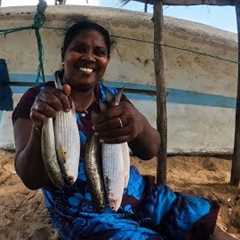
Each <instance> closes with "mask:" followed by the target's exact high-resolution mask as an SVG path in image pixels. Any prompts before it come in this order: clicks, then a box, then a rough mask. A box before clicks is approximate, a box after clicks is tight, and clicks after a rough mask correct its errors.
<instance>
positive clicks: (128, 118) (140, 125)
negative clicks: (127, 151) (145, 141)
mask: <svg viewBox="0 0 240 240" xmlns="http://www.w3.org/2000/svg"><path fill="white" fill-rule="evenodd" d="M93 124H94V128H95V131H96V134H98V136H99V139H100V141H103V142H105V143H122V142H130V141H132V140H134V139H135V138H136V137H137V136H138V135H139V134H141V133H142V132H143V129H144V124H145V118H144V117H143V115H142V114H141V113H140V112H139V111H138V110H137V109H136V108H135V107H134V106H133V105H132V104H131V103H129V102H128V101H121V102H120V103H119V105H118V106H111V107H108V108H107V109H106V110H104V111H102V112H101V113H100V114H99V115H98V117H97V118H94V119H93Z"/></svg>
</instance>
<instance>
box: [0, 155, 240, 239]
mask: <svg viewBox="0 0 240 240" xmlns="http://www.w3.org/2000/svg"><path fill="white" fill-rule="evenodd" d="M132 163H133V164H135V165H137V166H138V168H139V169H140V171H141V172H142V173H143V174H146V175H155V171H156V161H155V160H151V161H147V162H143V161H140V160H139V159H132ZM230 168H231V161H229V160H227V159H223V158H216V157H199V156H172V157H169V158H168V184H169V185H170V187H171V188H173V189H174V190H175V191H181V192H185V193H190V194H197V195H201V196H204V197H208V198H211V199H214V200H217V201H218V202H219V204H220V205H221V211H220V214H219V218H218V222H217V224H218V226H219V227H220V228H221V229H224V230H225V231H227V232H228V233H230V234H232V235H233V236H235V237H236V238H237V239H240V189H237V188H236V187H232V186H230V185H229V184H228V182H229V178H230ZM0 239H1V240H2V239H4V240H5V239H6V240H23V239H24V240H29V239H31V240H46V239H52V240H56V239H57V234H56V232H55V231H54V230H53V229H52V228H51V225H50V221H49V218H48V215H47V211H46V210H45V208H44V202H43V197H42V194H41V191H30V190H28V189H27V188H26V187H25V186H24V185H23V184H22V182H21V181H20V179H19V178H18V176H17V175H16V172H15V170H14V153H10V152H6V151H4V150H0Z"/></svg>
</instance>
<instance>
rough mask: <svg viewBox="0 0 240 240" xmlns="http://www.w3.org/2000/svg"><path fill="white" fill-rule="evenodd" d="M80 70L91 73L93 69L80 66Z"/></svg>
mask: <svg viewBox="0 0 240 240" xmlns="http://www.w3.org/2000/svg"><path fill="white" fill-rule="evenodd" d="M80 71H82V72H85V73H88V74H89V73H92V72H93V69H92V68H85V67H80Z"/></svg>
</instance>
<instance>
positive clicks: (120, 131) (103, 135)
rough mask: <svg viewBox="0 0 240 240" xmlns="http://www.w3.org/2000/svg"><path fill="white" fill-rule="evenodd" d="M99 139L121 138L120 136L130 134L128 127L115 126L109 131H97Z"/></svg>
mask: <svg viewBox="0 0 240 240" xmlns="http://www.w3.org/2000/svg"><path fill="white" fill-rule="evenodd" d="M97 133H98V136H99V138H100V139H103V140H105V139H114V138H121V137H122V136H127V135H130V134H131V129H130V127H124V128H117V129H114V130H111V131H102V132H97Z"/></svg>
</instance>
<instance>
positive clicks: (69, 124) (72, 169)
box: [54, 76, 81, 185]
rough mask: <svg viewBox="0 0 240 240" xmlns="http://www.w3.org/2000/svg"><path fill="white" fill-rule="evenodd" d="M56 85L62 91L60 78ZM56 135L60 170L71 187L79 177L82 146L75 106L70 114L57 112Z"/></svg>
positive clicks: (55, 120)
mask: <svg viewBox="0 0 240 240" xmlns="http://www.w3.org/2000/svg"><path fill="white" fill-rule="evenodd" d="M55 84H56V87H57V88H58V89H62V84H61V82H60V79H59V78H58V76H57V77H56V81H55ZM54 133H55V143H56V144H55V146H56V152H57V157H58V161H59V164H60V168H61V169H62V174H63V177H64V179H65V182H66V183H67V184H70V185H71V184H73V183H74V182H75V181H76V180H77V177H78V166H79V160H80V145H81V144H80V134H79V130H78V126H77V119H76V113H75V110H74V105H73V107H72V109H71V110H70V111H69V112H64V111H59V112H57V114H56V117H55V119H54Z"/></svg>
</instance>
